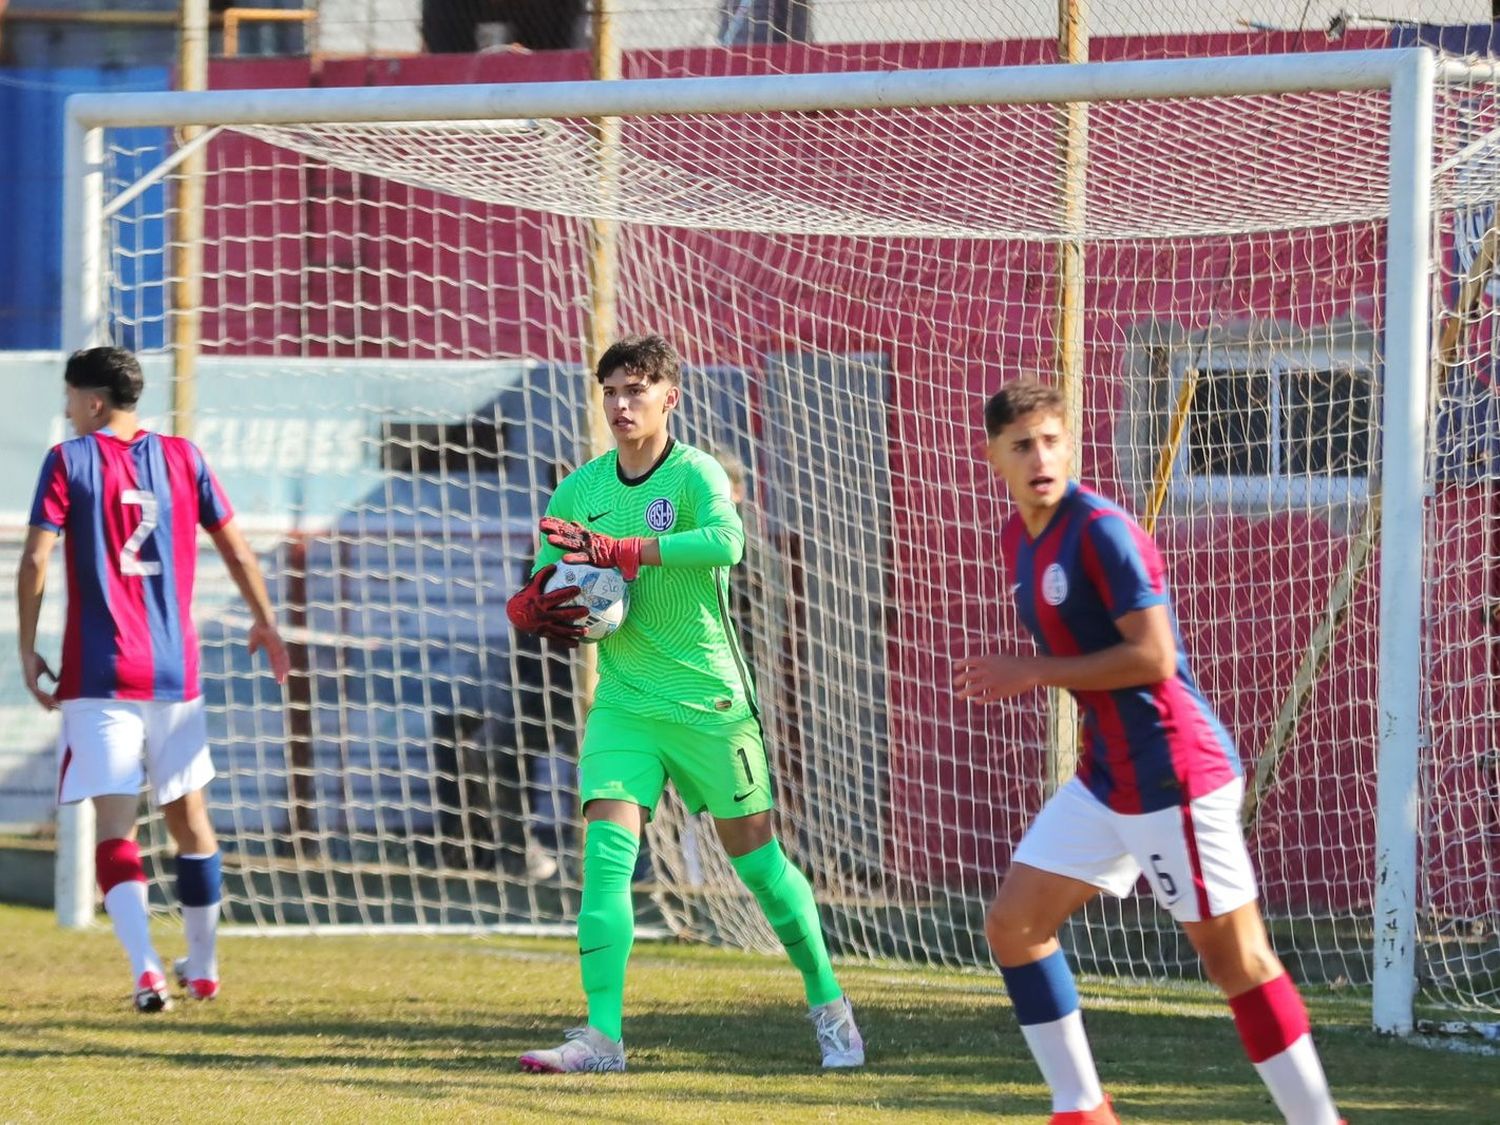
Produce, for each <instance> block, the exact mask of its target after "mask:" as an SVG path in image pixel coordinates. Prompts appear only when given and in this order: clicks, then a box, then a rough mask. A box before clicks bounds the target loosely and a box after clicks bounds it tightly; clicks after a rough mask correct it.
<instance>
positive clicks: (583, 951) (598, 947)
mask: <svg viewBox="0 0 1500 1125" xmlns="http://www.w3.org/2000/svg"><path fill="white" fill-rule="evenodd" d="M608 948H609V946H608V945H596V946H594V948H593V949H580V950H579V951H578V956H580V957H587V956H588V955H589V954H590V953H598V952H599V950H601V949H608Z"/></svg>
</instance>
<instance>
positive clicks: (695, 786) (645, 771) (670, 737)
mask: <svg viewBox="0 0 1500 1125" xmlns="http://www.w3.org/2000/svg"><path fill="white" fill-rule="evenodd" d="M669 780H670V781H671V782H672V784H673V785H674V786H676V788H677V794H678V796H680V797H681V798H682V802H683V804H685V805H686V806H687V809H688V812H691V813H700V812H702V811H703V810H704V809H707V810H708V811H709V812H710V813H711V814H713V815H714V816H715V817H717V818H719V819H720V820H733V819H734V818H735V817H740V816H750V815H752V814H754V813H761V812H765V811H766V810H767V809H770V808H772V807H774V806H775V804H776V802H775V800H774V798H773V796H772V793H771V771H770V769H769V768H768V767H767V766H766V745H765V740H764V739H763V738H762V736H761V732H760V723H759V722H758V721H757V720H755V719H749V720H747V721H745V722H741V723H725V724H723V725H721V726H704V727H690V726H687V725H686V724H683V723H668V722H662V721H660V720H657V719H640V718H637V717H636V716H634V715H631V714H628V713H627V712H624V711H615V710H611V709H609V708H606V707H596V708H594V709H593V710H592V711H590V712H589V718H588V723H587V724H586V725H585V727H584V731H583V749H582V750H581V751H580V752H579V755H578V801H579V804H580V806H582V805H587V804H588V803H589V802H590V801H631V802H633V803H634V804H637V805H640V806H641V807H642V808H643V809H645V810H646V812H647V814H648V815H650V814H652V813H654V812H655V811H656V805H657V802H658V801H660V800H661V793H662V789H664V788H665V787H666V784H667V782H668V781H669Z"/></svg>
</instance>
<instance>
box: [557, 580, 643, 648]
mask: <svg viewBox="0 0 1500 1125" xmlns="http://www.w3.org/2000/svg"><path fill="white" fill-rule="evenodd" d="M564 586H577V587H578V588H579V593H578V596H577V597H576V598H574V599H573V601H572V603H571V604H572V605H581V606H583V608H584V609H586V610H588V611H589V615H588V616H587V617H585V618H583V620H581V621H580V622H579V624H580V625H582V626H583V639H584V641H585V642H587V643H589V644H593V643H594V642H596V641H602V640H603V639H604V638H605V637H607V636H609V635H610V634H611V633H613V632H614V631H615V630H616V629H618V628H619V627H620V625H621V623H622V622H623V621H624V620H625V614H626V613H628V612H629V611H630V583H628V582H626V581H625V576H624V575H623V574H621V573H620V572H619V571H618V570H616V569H615V568H614V567H609V568H607V569H601V568H599V567H597V566H589V565H588V564H587V563H566V562H565V563H558V564H557V569H556V570H555V571H553V573H552V577H551V578H549V579H547V592H548V593H551V592H552V591H553V590H561V589H562V588H563V587H564Z"/></svg>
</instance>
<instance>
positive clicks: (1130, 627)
mask: <svg viewBox="0 0 1500 1125" xmlns="http://www.w3.org/2000/svg"><path fill="white" fill-rule="evenodd" d="M1115 627H1116V628H1118V629H1119V631H1120V635H1121V638H1122V639H1121V641H1120V643H1119V644H1117V645H1112V646H1111V647H1109V648H1106V649H1101V650H1100V651H1098V652H1090V653H1086V654H1084V655H1082V656H1040V655H1035V654H1032V655H1022V654H1020V653H992V654H988V655H985V656H968V657H964V658H962V659H960V660H959V661H957V663H956V672H955V674H954V677H953V686H954V689H955V690H956V692H957V694H958V697H959V698H960V699H967V700H971V701H973V702H976V703H998V702H1000V701H1001V700H1004V699H1010V698H1012V697H1013V696H1017V695H1020V694H1022V693H1023V692H1027V691H1030V690H1032V689H1033V688H1038V687H1059V688H1067V689H1069V690H1072V691H1115V690H1117V689H1119V688H1128V687H1138V686H1140V685H1142V684H1157V683H1161V682H1162V681H1163V680H1166V679H1168V678H1170V677H1171V676H1172V675H1173V673H1175V672H1176V670H1177V649H1176V644H1175V642H1174V640H1173V638H1172V620H1171V618H1170V617H1169V616H1168V614H1167V608H1166V606H1160V605H1154V606H1148V607H1147V608H1145V609H1140V610H1136V611H1135V612H1133V613H1127V614H1124V615H1123V616H1121V617H1120V618H1118V619H1117V620H1116V621H1115Z"/></svg>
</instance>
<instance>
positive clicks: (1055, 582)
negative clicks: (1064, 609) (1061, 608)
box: [1042, 563, 1068, 605]
mask: <svg viewBox="0 0 1500 1125" xmlns="http://www.w3.org/2000/svg"><path fill="white" fill-rule="evenodd" d="M1042 600H1043V601H1045V602H1046V603H1047V604H1048V605H1062V604H1063V602H1065V601H1067V600H1068V575H1067V572H1066V571H1064V570H1063V568H1062V567H1061V566H1060V565H1058V564H1057V563H1053V564H1052V565H1051V566H1049V567H1048V568H1047V569H1046V570H1044V571H1042Z"/></svg>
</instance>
